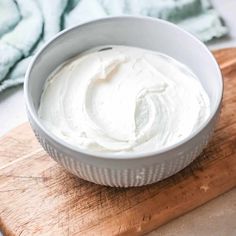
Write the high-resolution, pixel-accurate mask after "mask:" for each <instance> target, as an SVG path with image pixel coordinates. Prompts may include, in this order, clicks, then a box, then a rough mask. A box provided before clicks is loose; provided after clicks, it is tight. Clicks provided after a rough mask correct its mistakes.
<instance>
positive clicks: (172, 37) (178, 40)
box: [24, 16, 223, 187]
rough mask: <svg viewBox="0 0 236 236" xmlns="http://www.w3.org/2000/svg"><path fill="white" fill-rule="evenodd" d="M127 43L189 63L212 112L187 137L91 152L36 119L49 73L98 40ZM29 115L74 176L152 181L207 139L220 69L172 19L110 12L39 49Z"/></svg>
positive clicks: (29, 84) (184, 161) (28, 87)
mask: <svg viewBox="0 0 236 236" xmlns="http://www.w3.org/2000/svg"><path fill="white" fill-rule="evenodd" d="M109 44H110V45H111V44H112V45H128V46H135V47H141V48H145V49H149V50H154V51H158V52H162V53H165V54H167V55H169V56H171V57H173V58H175V59H177V60H179V61H181V62H182V63H184V64H186V65H187V66H188V67H190V68H191V69H192V70H193V71H194V72H195V74H196V75H197V76H198V78H199V79H200V82H201V83H202V85H203V87H204V88H205V90H206V92H207V94H208V95H209V98H210V103H211V114H210V117H209V118H208V119H207V121H206V122H204V124H202V126H201V127H200V128H199V129H198V130H196V131H195V132H194V133H192V134H191V135H190V136H189V137H187V138H185V139H184V140H182V141H180V142H179V143H176V144H174V145H172V146H170V147H167V148H162V149H161V150H158V151H153V150H150V152H148V153H145V154H132V153H129V154H124V155H120V156H119V157H117V155H115V154H104V153H94V152H90V151H84V150H81V149H79V148H77V147H75V146H72V145H70V144H68V143H66V142H64V141H63V140H61V139H59V138H57V137H55V136H54V135H53V134H52V133H50V132H49V131H48V130H47V129H46V128H45V127H44V126H43V124H42V123H41V121H40V119H39V117H38V115H37V110H38V107H39V102H40V96H41V93H42V89H43V85H44V82H45V80H46V79H47V77H48V75H49V74H50V73H51V72H52V71H53V70H54V69H55V68H56V67H57V66H59V65H60V64H61V63H63V62H64V61H65V60H67V59H69V58H71V57H73V56H75V55H77V54H78V53H81V52H83V51H85V50H88V49H90V48H93V47H96V46H100V45H109ZM24 89H25V100H26V107H27V111H28V117H29V121H30V123H31V126H32V128H33V130H34V132H35V135H36V137H37V138H38V140H39V142H40V143H41V144H42V146H43V148H44V149H45V150H46V151H47V152H48V153H49V155H50V156H51V157H52V158H53V159H54V160H55V161H57V162H58V163H59V164H61V165H62V166H63V167H65V168H66V169H67V170H68V171H69V172H71V173H73V174H75V175H77V176H78V177H80V178H82V179H85V180H88V181H91V182H94V183H97V184H102V185H109V186H117V187H129V186H141V185H146V184H151V183H154V182H157V181H159V180H162V179H164V178H167V177H169V176H171V175H173V174H175V173H176V172H178V171H180V170H182V169H183V168H184V167H186V166H187V165H189V164H190V163H191V162H192V161H193V160H194V159H195V158H196V157H197V156H198V155H199V154H200V153H201V152H202V150H203V148H204V147H205V146H206V145H207V143H208V141H209V139H210V137H211V136H212V133H213V130H214V127H215V123H216V120H217V118H218V116H219V111H220V104H221V100H222V93H223V82H222V76H221V72H220V69H219V67H218V65H217V63H216V61H215V59H214V57H213V56H212V54H211V53H210V52H209V50H208V49H207V48H206V46H205V45H204V44H203V43H201V42H200V41H199V40H198V39H196V38H195V37H193V36H192V35H190V34H189V33H187V32H185V31H184V30H182V29H180V28H179V27H177V26H176V25H174V24H171V23H168V22H166V21H163V20H158V19H154V18H149V17H130V16H123V17H109V18H104V19H100V20H95V21H91V22H88V23H85V24H81V25H78V26H76V27H74V28H71V29H68V30H65V31H63V32H61V33H60V34H58V35H57V36H56V37H54V38H53V39H52V40H51V41H50V42H49V43H47V44H46V45H45V46H44V47H43V49H42V50H40V51H39V52H38V53H37V55H36V56H35V58H34V60H33V61H32V63H31V65H30V67H29V69H28V72H27V74H26V80H25V87H24Z"/></svg>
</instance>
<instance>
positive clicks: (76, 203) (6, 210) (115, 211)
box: [0, 49, 236, 236]
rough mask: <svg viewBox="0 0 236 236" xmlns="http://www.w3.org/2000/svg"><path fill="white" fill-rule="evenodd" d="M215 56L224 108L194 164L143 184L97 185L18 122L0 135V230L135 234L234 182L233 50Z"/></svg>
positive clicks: (235, 103)
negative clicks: (57, 158)
mask: <svg viewBox="0 0 236 236" xmlns="http://www.w3.org/2000/svg"><path fill="white" fill-rule="evenodd" d="M214 54H215V56H216V58H217V60H218V62H219V63H220V65H221V69H222V72H223V74H224V77H225V80H224V81H225V93H224V102H223V110H222V114H221V119H220V121H219V122H218V126H217V130H216V132H215V134H214V138H213V140H212V141H211V143H210V144H209V146H208V148H207V149H206V150H205V151H204V152H203V153H202V154H201V156H200V157H199V158H198V159H197V160H196V161H195V162H194V163H192V164H191V165H190V166H189V167H187V168H186V169H184V170H183V171H181V172H180V173H178V174H176V175H174V176H172V177H170V178H168V179H166V180H164V181H161V182H159V183H156V184H152V185H149V186H145V187H137V188H128V189H121V188H120V189H119V188H111V187H104V186H99V185H95V184H92V183H89V182H86V181H84V180H81V179H78V178H77V177H75V176H73V175H71V174H69V173H67V172H66V171H65V170H64V169H63V168H62V167H60V166H59V165H58V164H57V163H56V162H54V161H53V160H51V159H50V158H49V156H48V155H47V154H46V153H45V152H44V151H43V150H42V148H41V147H40V145H39V144H38V143H37V141H36V139H35V137H34V135H33V133H32V131H31V129H30V127H29V125H28V124H23V125H21V126H20V127H18V128H16V129H14V130H13V131H11V132H10V133H9V134H7V135H6V136H5V137H3V138H2V139H1V140H0V229H1V230H2V231H3V232H4V233H5V234H6V235H21V236H23V235H27V236H28V235H56V236H59V235H109V236H110V235H141V234H144V233H146V232H149V231H151V230H153V229H155V228H157V227H158V226H160V225H162V224H164V223H166V222H168V221H170V220H171V219H174V218H176V217H177V216H180V215H182V214H184V213H186V212H188V211H190V210H192V209H194V208H196V207H198V206H200V205H202V204H204V203H205V202H207V201H209V200H211V199H213V198H215V197H217V196H219V195H220V194H222V193H224V192H226V191H228V190H230V189H232V188H233V187H235V186H236V49H226V50H221V51H217V52H215V53H214ZM206 70H207V68H206Z"/></svg>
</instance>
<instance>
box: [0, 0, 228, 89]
mask: <svg viewBox="0 0 236 236" xmlns="http://www.w3.org/2000/svg"><path fill="white" fill-rule="evenodd" d="M122 14H125V15H127V14H128V15H146V16H151V17H156V18H161V19H165V20H168V21H171V22H174V23H176V24H178V25H179V26H181V27H183V28H185V29H186V30H188V31H189V32H191V33H193V34H194V35H196V36H197V37H198V38H199V39H201V40H202V41H204V42H207V41H209V40H211V39H213V38H219V37H222V36H223V35H225V34H226V33H227V28H226V27H225V26H224V25H223V24H222V21H221V19H220V17H219V15H218V13H217V12H216V11H215V9H214V8H213V7H212V5H211V3H210V2H209V0H50V1H49V0H0V92H1V91H3V90H5V89H7V88H9V87H12V86H15V85H18V84H21V83H23V81H24V75H25V72H26V69H27V67H28V64H29V62H30V61H31V59H32V55H33V54H34V53H35V52H36V51H37V50H38V49H39V48H40V47H41V46H42V45H43V44H44V43H45V42H47V41H48V40H49V39H50V38H51V37H52V36H53V35H55V34H56V33H58V32H59V31H60V30H62V29H64V28H68V27H71V26H74V25H76V24H78V23H82V22H84V21H88V20H92V19H97V18H101V17H105V16H115V15H122Z"/></svg>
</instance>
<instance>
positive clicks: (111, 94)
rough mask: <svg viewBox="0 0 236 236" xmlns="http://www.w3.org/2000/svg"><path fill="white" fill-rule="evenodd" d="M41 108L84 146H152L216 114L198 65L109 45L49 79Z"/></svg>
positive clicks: (59, 131)
mask: <svg viewBox="0 0 236 236" xmlns="http://www.w3.org/2000/svg"><path fill="white" fill-rule="evenodd" d="M38 114H39V117H40V119H41V120H42V122H43V123H44V125H45V126H46V128H47V129H48V130H50V131H51V132H52V133H53V134H54V135H56V136H58V137H59V138H61V139H63V140H64V141H66V142H68V143H70V144H72V145H74V146H77V147H79V148H82V149H86V150H90V151H101V152H127V151H129V152H130V151H132V152H146V151H154V150H158V149H160V148H163V147H166V146H169V145H172V144H175V143H177V142H179V141H181V140H182V139H184V138H186V137H187V136H189V135H190V134H191V133H192V132H194V131H195V130H196V129H197V128H198V127H199V126H200V125H201V124H202V123H203V122H204V121H205V120H206V119H207V118H208V116H209V114H210V104H209V98H208V96H207V94H206V92H205V91H204V89H203V87H202V86H201V84H200V82H199V80H198V78H197V77H196V75H194V74H193V72H192V71H191V70H190V69H189V68H188V67H186V66H185V65H183V64H181V63H180V62H178V61H176V60H175V59H173V58H171V57H169V56H167V55H164V54H161V53H158V52H154V51H148V50H144V49H141V48H134V47H125V46H103V47H100V48H95V49H92V50H89V51H87V52H85V53H83V54H80V55H78V56H77V57H74V58H72V59H70V60H69V61H67V62H65V63H64V64H63V65H61V66H60V67H59V68H58V69H56V70H55V71H54V72H53V73H52V74H51V75H50V76H49V78H48V79H47V81H46V83H45V87H44V91H43V93H42V96H41V102H40V107H39V110H38Z"/></svg>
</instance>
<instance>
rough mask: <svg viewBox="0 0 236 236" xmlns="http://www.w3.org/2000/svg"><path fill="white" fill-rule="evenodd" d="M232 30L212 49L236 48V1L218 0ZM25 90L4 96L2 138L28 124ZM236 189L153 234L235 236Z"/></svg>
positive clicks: (0, 120) (0, 107) (1, 97)
mask: <svg viewBox="0 0 236 236" xmlns="http://www.w3.org/2000/svg"><path fill="white" fill-rule="evenodd" d="M213 2H214V4H215V6H216V8H218V10H219V12H220V13H221V15H222V16H223V18H224V20H225V22H226V24H227V25H228V27H229V29H230V37H228V38H226V39H221V40H216V41H215V42H214V43H211V45H210V48H211V49H216V48H222V47H232V46H235V47H236V1H235V0H225V1H222V0H214V1H213ZM26 120H27V118H26V114H25V107H24V101H23V91H22V89H21V87H19V88H13V89H10V90H8V91H5V92H4V93H2V94H0V124H1V125H0V136H1V135H3V134H4V133H6V132H7V131H9V130H10V129H12V128H13V127H16V126H17V125H19V124H21V123H22V122H24V121H26ZM235 219H236V189H234V190H232V191H231V192H229V193H226V194H224V195H222V196H221V197H218V198H217V199H215V200H213V201H211V202H210V203H207V204H205V205H204V206H202V207H199V208H198V209H196V210H194V211H192V212H190V213H188V214H185V215H184V216H182V217H179V218H177V219H175V220H173V221H172V222H170V223H168V224H166V225H164V226H162V227H161V228H159V229H158V230H156V231H154V232H152V233H151V234H150V235H152V236H154V235H158V236H159V235H161V236H175V235H181V236H189V235H191V236H194V235H196V236H198V235H202V236H208V235H214V236H235V235H236V220H235Z"/></svg>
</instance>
